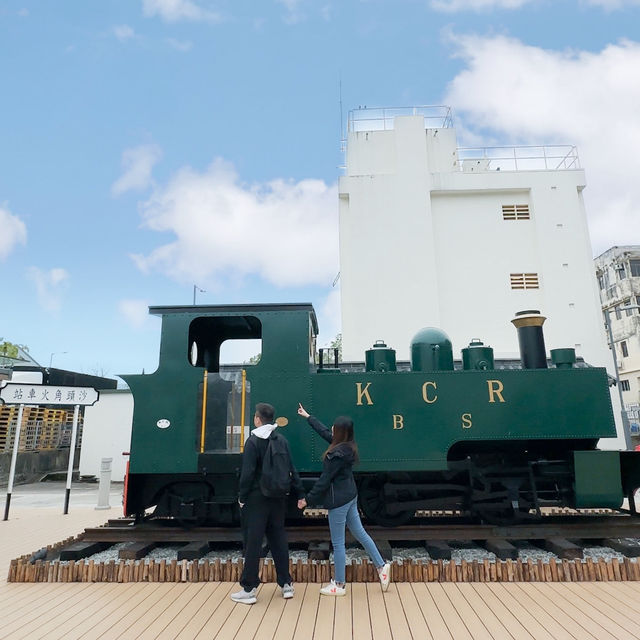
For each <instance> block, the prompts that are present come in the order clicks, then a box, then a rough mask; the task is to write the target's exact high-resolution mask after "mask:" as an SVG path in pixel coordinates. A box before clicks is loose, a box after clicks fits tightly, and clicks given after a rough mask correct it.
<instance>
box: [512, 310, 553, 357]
mask: <svg viewBox="0 0 640 640" xmlns="http://www.w3.org/2000/svg"><path fill="white" fill-rule="evenodd" d="M545 320H546V318H545V317H544V316H542V315H540V311H537V310H528V311H519V312H518V313H516V317H515V318H514V319H513V320H512V321H511V322H513V324H514V325H515V327H516V329H517V330H518V344H519V345H520V360H521V361H522V368H523V369H546V368H547V353H546V350H545V346H544V335H543V333H542V325H543V324H544V321H545Z"/></svg>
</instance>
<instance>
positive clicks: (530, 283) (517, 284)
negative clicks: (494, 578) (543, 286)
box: [509, 273, 540, 289]
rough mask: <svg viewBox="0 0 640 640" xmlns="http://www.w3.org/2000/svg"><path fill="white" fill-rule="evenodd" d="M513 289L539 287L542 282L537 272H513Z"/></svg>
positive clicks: (511, 276)
mask: <svg viewBox="0 0 640 640" xmlns="http://www.w3.org/2000/svg"><path fill="white" fill-rule="evenodd" d="M509 275H510V278H511V288H512V289H539V288H540V282H539V279H538V274H537V273H511V274H509Z"/></svg>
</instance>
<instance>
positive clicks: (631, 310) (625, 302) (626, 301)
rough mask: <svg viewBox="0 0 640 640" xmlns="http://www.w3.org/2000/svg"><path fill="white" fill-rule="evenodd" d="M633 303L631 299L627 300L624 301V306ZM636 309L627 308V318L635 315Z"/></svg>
mask: <svg viewBox="0 0 640 640" xmlns="http://www.w3.org/2000/svg"><path fill="white" fill-rule="evenodd" d="M630 304H631V300H625V301H624V302H623V303H622V306H623V307H628V306H629V305H630ZM634 311H635V309H625V313H626V314H627V318H629V317H630V316H632V315H633V312H634Z"/></svg>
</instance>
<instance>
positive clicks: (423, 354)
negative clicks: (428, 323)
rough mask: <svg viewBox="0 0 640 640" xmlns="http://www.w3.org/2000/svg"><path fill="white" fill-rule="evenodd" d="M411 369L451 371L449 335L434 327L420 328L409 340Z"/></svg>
mask: <svg viewBox="0 0 640 640" xmlns="http://www.w3.org/2000/svg"><path fill="white" fill-rule="evenodd" d="M411 370H412V371H453V349H452V346H451V340H450V339H449V336H448V335H447V334H446V333H445V332H444V331H442V330H441V329H437V328H436V327H425V328H424V329H420V331H418V333H416V335H415V336H413V338H412V340H411Z"/></svg>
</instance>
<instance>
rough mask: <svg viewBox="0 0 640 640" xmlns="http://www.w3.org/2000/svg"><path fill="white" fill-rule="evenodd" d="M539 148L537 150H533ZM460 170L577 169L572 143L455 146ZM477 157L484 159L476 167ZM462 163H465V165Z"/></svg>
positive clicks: (578, 161) (574, 149)
mask: <svg viewBox="0 0 640 640" xmlns="http://www.w3.org/2000/svg"><path fill="white" fill-rule="evenodd" d="M534 150H538V152H537V153H536V152H534ZM457 154H458V166H459V168H460V170H461V171H465V170H467V171H468V170H471V171H478V170H480V171H526V170H552V171H558V170H568V169H579V168H580V160H579V158H578V151H577V149H576V147H575V145H566V144H562V145H560V144H556V145H516V146H496V147H458V149H457ZM479 160H483V161H484V162H485V164H484V166H482V167H480V168H478V167H477V164H476V165H473V163H474V162H475V163H477V162H478V161H479ZM465 163H468V164H467V166H466V167H465Z"/></svg>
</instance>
